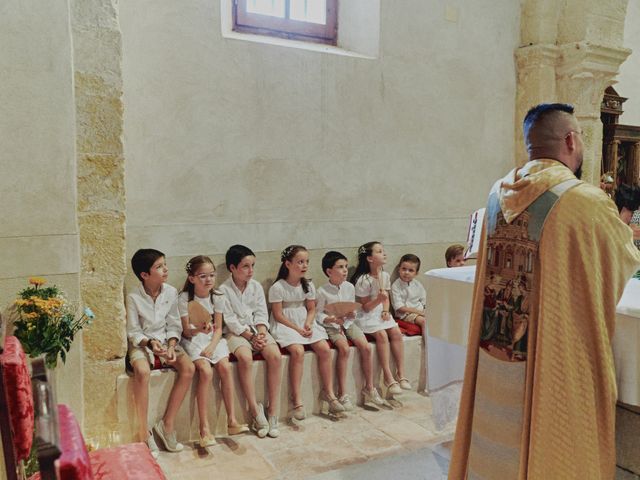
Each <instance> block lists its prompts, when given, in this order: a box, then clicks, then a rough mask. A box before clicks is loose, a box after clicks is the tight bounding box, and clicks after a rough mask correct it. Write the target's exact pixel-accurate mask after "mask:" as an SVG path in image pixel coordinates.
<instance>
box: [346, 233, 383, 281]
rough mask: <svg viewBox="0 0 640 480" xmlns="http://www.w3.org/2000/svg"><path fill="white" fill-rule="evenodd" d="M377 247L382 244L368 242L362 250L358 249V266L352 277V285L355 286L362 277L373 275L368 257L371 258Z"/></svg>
mask: <svg viewBox="0 0 640 480" xmlns="http://www.w3.org/2000/svg"><path fill="white" fill-rule="evenodd" d="M376 245H381V243H380V242H367V243H365V244H364V245H360V248H358V264H357V265H356V270H355V272H353V275H352V276H351V283H353V284H354V285H355V284H356V283H357V282H358V279H359V278H360V277H361V276H362V275H365V274H367V273H371V269H370V268H369V262H368V261H367V257H370V256H371V255H372V253H373V247H374V246H376Z"/></svg>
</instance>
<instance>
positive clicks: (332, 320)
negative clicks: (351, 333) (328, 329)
mask: <svg viewBox="0 0 640 480" xmlns="http://www.w3.org/2000/svg"><path fill="white" fill-rule="evenodd" d="M337 321H338V317H336V316H335V315H328V316H327V317H325V319H324V323H336V322H337Z"/></svg>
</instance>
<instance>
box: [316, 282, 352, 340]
mask: <svg viewBox="0 0 640 480" xmlns="http://www.w3.org/2000/svg"><path fill="white" fill-rule="evenodd" d="M355 301H356V289H355V287H354V286H353V285H352V284H351V283H349V282H347V281H344V282H342V283H341V284H340V286H339V287H338V286H336V285H334V284H332V283H331V282H329V283H326V284H324V285H323V286H321V287H320V288H319V289H318V292H317V294H316V322H318V323H319V324H320V325H322V326H323V327H325V328H332V329H337V325H336V324H335V323H324V320H325V318H327V317H328V316H329V315H327V314H326V313H325V312H324V307H325V306H326V305H331V304H332V303H337V302H355ZM353 322H354V319H350V320H345V321H344V324H343V325H342V326H343V327H344V328H345V329H347V328H349V327H350V326H351V324H352V323H353Z"/></svg>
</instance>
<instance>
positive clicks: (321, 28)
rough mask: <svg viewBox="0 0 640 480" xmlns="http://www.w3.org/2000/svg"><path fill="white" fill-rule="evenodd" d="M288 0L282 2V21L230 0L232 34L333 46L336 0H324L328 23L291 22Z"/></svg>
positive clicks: (336, 17) (335, 24)
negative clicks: (283, 6)
mask: <svg viewBox="0 0 640 480" xmlns="http://www.w3.org/2000/svg"><path fill="white" fill-rule="evenodd" d="M289 5H290V0H285V18H278V17H272V16H269V15H260V14H257V13H248V12H247V0H234V1H233V31H235V32H241V33H253V34H257V35H268V36H272V37H279V38H288V39H290V40H302V41H306V42H315V43H325V44H328V45H336V44H337V39H338V0H327V23H326V25H320V24H317V23H311V22H301V21H298V20H291V19H290V18H288V17H289Z"/></svg>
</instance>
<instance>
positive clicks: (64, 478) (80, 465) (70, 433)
mask: <svg viewBox="0 0 640 480" xmlns="http://www.w3.org/2000/svg"><path fill="white" fill-rule="evenodd" d="M58 424H59V426H60V450H61V451H62V454H61V455H60V458H58V461H57V468H58V475H59V478H60V480H92V479H93V474H92V473H91V461H90V460H89V453H88V452H87V446H86V445H85V443H84V438H83V436H82V432H81V431H80V426H79V425H78V422H77V421H76V417H75V416H74V415H73V412H72V411H71V410H70V409H69V407H67V406H66V405H62V404H60V405H58Z"/></svg>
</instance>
